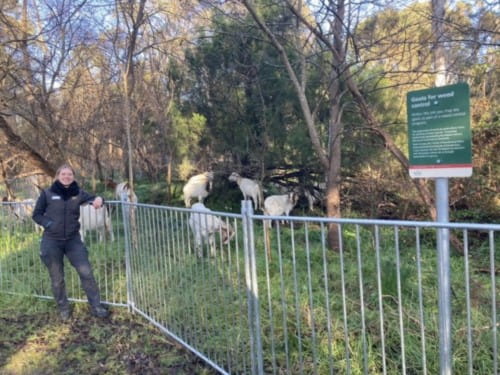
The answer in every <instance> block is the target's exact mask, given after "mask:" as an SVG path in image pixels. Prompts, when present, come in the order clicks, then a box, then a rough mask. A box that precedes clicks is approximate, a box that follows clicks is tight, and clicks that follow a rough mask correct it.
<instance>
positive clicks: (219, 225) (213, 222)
mask: <svg viewBox="0 0 500 375" xmlns="http://www.w3.org/2000/svg"><path fill="white" fill-rule="evenodd" d="M192 209H193V211H198V212H192V213H191V215H190V216H189V226H190V228H191V231H192V232H193V234H194V243H195V248H196V251H197V253H198V256H199V257H201V256H202V255H203V249H202V245H203V242H204V241H205V243H206V242H207V241H208V244H209V247H210V254H211V255H212V256H215V234H216V233H220V235H221V240H222V244H224V245H226V244H228V243H229V241H230V240H231V239H232V238H233V237H234V230H233V227H232V226H231V224H229V223H226V222H224V220H222V219H221V218H220V217H218V216H215V215H212V214H211V212H212V210H210V209H209V208H207V207H205V205H204V204H203V203H199V202H198V203H195V204H193V207H192Z"/></svg>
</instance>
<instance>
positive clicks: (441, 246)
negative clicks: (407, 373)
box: [436, 178, 452, 375]
mask: <svg viewBox="0 0 500 375" xmlns="http://www.w3.org/2000/svg"><path fill="white" fill-rule="evenodd" d="M448 199H449V198H448V179H447V178H437V179H436V210H437V220H436V221H437V222H438V223H448V222H449V205H448ZM437 252H438V253H437V259H438V261H437V266H438V289H439V342H440V345H439V362H440V368H441V374H442V375H451V353H452V351H451V350H452V348H451V281H450V231H449V229H448V228H439V229H438V235H437Z"/></svg>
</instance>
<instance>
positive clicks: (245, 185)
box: [229, 172, 264, 210]
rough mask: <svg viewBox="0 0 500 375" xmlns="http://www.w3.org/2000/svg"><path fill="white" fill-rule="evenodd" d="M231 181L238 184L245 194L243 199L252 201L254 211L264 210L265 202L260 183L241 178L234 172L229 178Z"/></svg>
mask: <svg viewBox="0 0 500 375" xmlns="http://www.w3.org/2000/svg"><path fill="white" fill-rule="evenodd" d="M229 181H233V182H236V183H237V184H238V186H239V188H240V190H241V192H242V193H243V199H244V200H247V199H249V198H251V199H252V201H253V205H254V209H255V210H257V209H259V210H262V201H263V200H264V198H263V194H262V189H261V187H260V185H259V183H258V182H256V181H254V180H251V179H249V178H245V177H241V176H240V175H239V174H238V173H236V172H233V173H231V176H229Z"/></svg>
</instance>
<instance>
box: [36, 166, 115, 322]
mask: <svg viewBox="0 0 500 375" xmlns="http://www.w3.org/2000/svg"><path fill="white" fill-rule="evenodd" d="M103 203H104V201H103V199H102V198H101V197H99V196H94V195H92V194H89V193H87V192H86V191H84V190H82V189H80V187H79V186H78V184H77V182H76V181H75V171H74V169H73V168H72V167H71V166H70V165H69V164H63V165H62V166H60V167H59V168H58V169H57V172H56V176H55V181H54V183H53V184H52V186H51V187H50V188H48V189H45V190H43V191H42V193H41V194H40V196H39V198H38V200H37V202H36V205H35V209H34V210H33V214H32V218H33V220H34V221H35V222H36V223H37V224H39V225H41V226H42V227H43V228H44V231H43V235H42V240H41V244H40V258H41V260H42V262H43V263H44V264H45V266H46V267H47V270H48V272H49V275H50V280H51V285H52V293H53V295H54V299H55V301H56V304H57V307H58V310H59V315H60V317H61V319H62V320H68V319H69V318H70V317H71V308H70V305H69V301H68V297H67V296H66V287H65V283H64V262H63V261H64V256H65V255H66V257H67V258H68V260H69V261H70V263H71V265H72V266H73V267H74V268H75V269H76V271H77V272H78V275H79V277H80V281H81V284H82V288H83V290H84V291H85V294H86V295H87V301H88V303H89V305H90V312H91V314H92V315H94V316H97V317H100V318H105V317H107V316H108V315H109V311H108V309H107V308H105V307H104V306H103V305H102V304H101V299H100V295H99V288H98V286H97V283H96V281H95V278H94V275H93V273H92V267H91V265H90V262H89V258H88V250H87V248H86V247H85V245H84V243H83V242H82V239H81V237H80V222H79V218H80V205H82V204H92V205H93V206H94V207H95V208H96V209H97V208H100V207H102V206H103Z"/></svg>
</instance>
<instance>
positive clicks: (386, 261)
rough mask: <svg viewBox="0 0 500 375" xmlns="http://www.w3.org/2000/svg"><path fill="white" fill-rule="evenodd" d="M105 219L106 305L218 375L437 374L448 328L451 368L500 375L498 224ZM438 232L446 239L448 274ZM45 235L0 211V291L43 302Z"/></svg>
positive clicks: (121, 209)
mask: <svg viewBox="0 0 500 375" xmlns="http://www.w3.org/2000/svg"><path fill="white" fill-rule="evenodd" d="M17 205H19V203H17ZM26 205H27V204H26ZM17 211H19V210H18V209H17ZM26 211H29V210H26ZM108 214H109V216H110V218H111V220H110V222H109V221H108V225H106V226H102V228H100V229H102V230H104V233H103V234H102V235H98V234H96V233H93V232H92V231H89V232H86V234H85V242H86V244H87V247H88V248H89V252H90V255H91V262H92V265H93V269H94V274H95V275H96V279H97V280H98V283H99V285H100V289H101V292H102V298H103V299H104V300H105V301H106V303H109V304H111V305H115V306H124V307H128V308H129V309H130V310H131V311H132V312H134V313H138V314H140V315H142V316H143V317H144V318H145V319H147V320H148V321H149V322H151V323H152V324H154V325H155V326H157V327H158V328H159V329H160V330H161V331H163V332H164V333H166V334H168V335H169V336H171V337H172V338H174V339H175V340H177V341H178V342H179V343H181V344H182V345H184V346H185V347H186V348H187V349H189V350H190V351H192V352H194V353H195V354H196V355H198V356H199V357H201V358H202V359H203V360H204V361H206V362H207V363H208V364H209V365H211V366H212V367H213V368H215V369H216V370H218V371H219V372H220V373H223V374H264V373H265V374H338V373H341V374H437V373H442V374H443V373H446V372H445V371H446V370H443V369H442V368H440V355H441V356H442V355H443V354H442V353H441V354H440V350H439V348H440V344H441V343H440V322H441V321H442V319H443V318H444V319H448V320H449V321H450V322H451V327H452V332H451V336H452V352H451V354H450V355H451V356H452V361H451V363H452V369H450V371H452V372H453V373H457V374H497V373H498V311H499V306H498V301H497V299H498V298H497V294H498V290H499V285H498V277H497V275H498V272H500V270H499V269H498V262H499V260H500V259H499V250H500V245H499V241H498V232H499V231H500V225H498V224H465V223H460V224H459V223H446V224H444V223H434V222H410V221H386V220H362V219H328V218H314V217H287V218H284V217H273V216H271V217H270V216H263V215H256V214H254V213H253V210H252V206H251V203H249V202H243V203H242V210H241V212H240V213H238V214H235V213H224V212H206V211H195V210H191V209H186V208H175V207H165V206H157V205H148V204H128V203H119V202H109V203H108ZM282 220H285V221H284V222H283V221H282ZM109 224H111V227H112V228H110V225H109ZM84 225H85V224H84ZM106 230H108V231H106ZM439 231H446V233H447V234H449V235H450V236H451V237H452V238H453V239H454V241H453V244H454V250H453V251H452V252H451V253H452V256H451V257H450V259H449V263H447V264H445V265H443V264H439V263H438V262H439V257H438V254H437V250H436V243H437V233H438V232H439ZM40 233H41V232H40V231H37V227H36V226H35V225H34V223H33V222H32V221H31V219H30V218H29V215H28V214H27V215H24V216H23V215H21V214H19V212H18V214H16V204H14V203H3V204H2V205H1V206H0V291H1V292H7V293H19V294H27V295H35V296H39V297H43V298H51V297H50V295H51V293H50V281H49V280H48V275H47V272H46V270H45V269H44V266H43V265H42V263H41V262H40V260H39V257H38V252H39V240H40V237H41V234H40ZM111 234H112V236H111ZM66 270H67V288H68V294H69V295H70V296H71V298H72V299H73V300H76V301H85V296H84V295H82V292H81V290H80V283H79V281H78V277H77V275H76V273H75V272H74V271H73V270H72V267H66ZM440 272H441V273H442V272H449V282H450V285H449V288H450V290H451V300H450V301H449V303H450V306H451V309H449V310H444V312H443V309H441V308H440V304H442V301H440V296H439V291H438V282H439V280H440V279H442V278H441V277H440ZM444 280H446V278H444ZM443 314H446V316H444V317H443Z"/></svg>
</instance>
